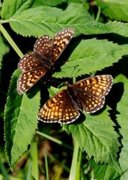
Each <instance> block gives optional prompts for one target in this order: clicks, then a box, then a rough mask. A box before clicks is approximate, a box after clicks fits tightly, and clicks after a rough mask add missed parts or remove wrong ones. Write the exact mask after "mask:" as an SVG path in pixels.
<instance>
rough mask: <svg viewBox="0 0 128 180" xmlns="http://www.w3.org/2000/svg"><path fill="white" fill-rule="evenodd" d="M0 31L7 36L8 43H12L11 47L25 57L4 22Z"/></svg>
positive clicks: (0, 25) (0, 26)
mask: <svg viewBox="0 0 128 180" xmlns="http://www.w3.org/2000/svg"><path fill="white" fill-rule="evenodd" d="M0 31H1V33H2V34H3V36H4V37H5V39H6V40H7V41H8V43H9V44H10V45H11V47H12V48H13V49H14V51H15V52H16V53H17V54H18V56H19V57H20V58H21V57H23V53H22V52H21V50H20V49H19V48H18V46H17V45H16V43H15V42H14V41H13V39H12V38H11V36H10V35H9V34H8V32H7V31H6V29H5V28H4V27H3V26H2V24H0Z"/></svg>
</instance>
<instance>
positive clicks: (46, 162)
mask: <svg viewBox="0 0 128 180" xmlns="http://www.w3.org/2000/svg"><path fill="white" fill-rule="evenodd" d="M44 160H45V170H46V180H49V173H48V158H47V154H46V151H45V153H44Z"/></svg>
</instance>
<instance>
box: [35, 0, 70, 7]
mask: <svg viewBox="0 0 128 180" xmlns="http://www.w3.org/2000/svg"><path fill="white" fill-rule="evenodd" d="M66 1H67V0H48V1H42V0H36V1H35V2H34V3H33V6H32V7H37V6H59V5H61V4H63V3H65V2H66Z"/></svg>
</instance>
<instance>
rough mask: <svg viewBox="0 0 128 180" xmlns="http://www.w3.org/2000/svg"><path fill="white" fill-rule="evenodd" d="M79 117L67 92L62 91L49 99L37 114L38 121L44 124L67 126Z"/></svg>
mask: <svg viewBox="0 0 128 180" xmlns="http://www.w3.org/2000/svg"><path fill="white" fill-rule="evenodd" d="M79 116H80V113H79V111H78V110H77V107H76V106H75V104H74V101H73V100H72V99H71V97H70V95H69V93H68V91H67V90H62V91H61V92H59V93H58V94H56V95H55V96H54V97H52V98H50V99H49V100H48V101H47V102H46V103H45V104H44V105H43V107H42V108H41V109H40V111H39V113H38V118H39V120H41V121H43V122H46V123H56V122H58V123H64V124H68V123H71V122H73V121H75V120H76V119H77V118H78V117H79Z"/></svg>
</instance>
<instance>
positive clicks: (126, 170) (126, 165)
mask: <svg viewBox="0 0 128 180" xmlns="http://www.w3.org/2000/svg"><path fill="white" fill-rule="evenodd" d="M116 81H117V82H119V83H122V86H123V95H122V97H121V100H120V101H119V103H118V104H117V111H118V115H117V122H118V123H119V125H120V133H121V135H122V139H121V143H122V148H121V153H120V159H119V163H120V166H121V169H122V171H123V172H122V177H121V180H127V178H128V158H127V157H128V120H127V119H128V94H127V89H128V79H127V78H126V77H125V76H123V75H119V76H118V77H117V78H116Z"/></svg>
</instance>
